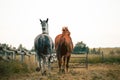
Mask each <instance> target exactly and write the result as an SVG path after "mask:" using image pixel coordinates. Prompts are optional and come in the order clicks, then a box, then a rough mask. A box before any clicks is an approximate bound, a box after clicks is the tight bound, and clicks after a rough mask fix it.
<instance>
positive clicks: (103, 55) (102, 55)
mask: <svg viewBox="0 0 120 80" xmlns="http://www.w3.org/2000/svg"><path fill="white" fill-rule="evenodd" d="M101 54H102V62H104V55H103V51H102V52H101Z"/></svg>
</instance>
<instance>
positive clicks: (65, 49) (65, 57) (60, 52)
mask: <svg viewBox="0 0 120 80" xmlns="http://www.w3.org/2000/svg"><path fill="white" fill-rule="evenodd" d="M55 50H56V54H57V60H58V66H59V72H68V67H69V60H70V56H71V53H72V50H73V42H72V39H71V37H70V32H69V30H68V28H67V27H63V28H62V34H59V35H57V36H56V38H55Z"/></svg>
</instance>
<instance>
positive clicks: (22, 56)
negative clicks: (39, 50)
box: [20, 53, 25, 62]
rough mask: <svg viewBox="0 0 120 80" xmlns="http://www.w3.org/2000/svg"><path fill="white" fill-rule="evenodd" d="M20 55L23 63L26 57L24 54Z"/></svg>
mask: <svg viewBox="0 0 120 80" xmlns="http://www.w3.org/2000/svg"><path fill="white" fill-rule="evenodd" d="M20 55H21V62H23V61H24V58H25V55H24V53H21V54H20Z"/></svg>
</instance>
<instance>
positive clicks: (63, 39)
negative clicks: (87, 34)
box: [55, 34, 73, 52]
mask: <svg viewBox="0 0 120 80" xmlns="http://www.w3.org/2000/svg"><path fill="white" fill-rule="evenodd" d="M55 49H56V51H63V52H72V50H73V43H72V39H71V37H70V36H63V35H62V34H59V35H57V36H56V38H55Z"/></svg>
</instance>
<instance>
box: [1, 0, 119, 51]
mask: <svg viewBox="0 0 120 80" xmlns="http://www.w3.org/2000/svg"><path fill="white" fill-rule="evenodd" d="M46 18H49V21H48V23H49V35H50V36H51V37H52V39H53V40H54V39H55V37H56V35H58V34H60V33H61V29H62V27H63V26H68V28H69V30H70V32H71V37H72V40H73V43H74V44H76V43H77V42H79V41H83V42H84V43H86V44H87V46H89V47H120V0H0V43H7V44H11V45H13V46H15V47H18V46H19V44H23V46H24V47H26V48H27V49H31V48H32V47H33V45H34V38H35V37H36V36H37V35H38V34H40V33H41V32H42V31H41V25H40V21H39V19H42V20H45V19H46Z"/></svg>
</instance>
